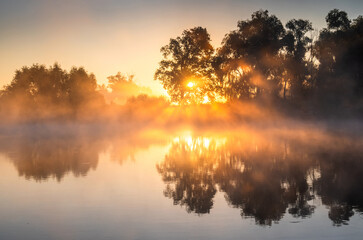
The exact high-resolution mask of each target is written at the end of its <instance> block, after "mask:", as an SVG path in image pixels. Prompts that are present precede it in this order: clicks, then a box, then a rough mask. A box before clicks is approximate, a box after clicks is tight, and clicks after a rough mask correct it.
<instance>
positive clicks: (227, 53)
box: [214, 10, 285, 99]
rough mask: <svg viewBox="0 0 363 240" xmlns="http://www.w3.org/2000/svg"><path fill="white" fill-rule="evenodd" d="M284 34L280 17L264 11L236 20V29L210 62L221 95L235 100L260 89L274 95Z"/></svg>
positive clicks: (226, 38) (255, 93) (254, 94)
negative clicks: (248, 17)
mask: <svg viewBox="0 0 363 240" xmlns="http://www.w3.org/2000/svg"><path fill="white" fill-rule="evenodd" d="M284 34H285V29H284V27H283V25H282V24H281V22H280V20H279V19H278V18H277V17H276V16H274V15H269V13H268V11H267V10H266V11H263V10H259V11H257V12H255V13H253V14H252V19H249V20H245V21H239V22H238V29H237V30H235V31H232V32H231V33H229V34H227V35H226V37H225V38H224V40H223V42H222V47H221V48H220V49H219V51H218V58H217V59H216V61H215V64H214V68H215V70H216V73H217V76H218V82H217V85H218V86H219V89H221V92H222V94H223V95H224V96H226V97H227V98H237V99H240V98H250V97H254V96H259V95H261V93H262V92H265V94H274V95H276V86H277V77H276V76H277V71H278V66H279V62H280V59H279V50H280V49H281V47H282V39H283V37H284Z"/></svg>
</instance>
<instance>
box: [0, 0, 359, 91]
mask: <svg viewBox="0 0 363 240" xmlns="http://www.w3.org/2000/svg"><path fill="white" fill-rule="evenodd" d="M334 8H338V9H340V10H344V11H346V12H347V13H348V16H349V17H350V18H351V19H354V18H356V17H357V16H358V15H363V1H362V0H344V1H343V0H340V1H337V0H305V1H302V0H223V1H217V0H183V1H177V0H132V1H126V0H118V1H116V0H73V1H71V0H0V53H1V55H0V56H1V57H0V87H1V86H3V85H5V84H9V83H10V82H11V80H12V79H13V76H14V73H15V70H16V69H20V68H21V67H22V66H31V65H32V64H34V63H39V64H45V65H48V66H49V65H52V64H53V63H55V62H58V63H59V64H60V65H61V66H62V67H63V68H65V69H67V70H69V69H70V68H71V67H72V66H77V67H79V66H83V67H85V69H86V70H87V71H89V72H92V73H94V74H95V75H96V78H97V81H98V82H99V83H100V84H102V83H107V77H108V76H110V75H116V74H117V72H121V73H124V74H134V75H135V80H136V82H137V84H139V85H142V86H147V87H150V88H151V89H152V90H153V91H154V92H155V94H162V93H163V92H164V91H163V89H162V86H161V85H160V83H158V82H157V81H154V80H153V76H154V72H155V70H156V69H157V67H158V62H159V61H160V60H161V59H162V56H161V53H160V48H161V47H162V46H164V45H166V44H168V42H169V39H170V38H175V37H177V36H179V35H181V33H182V31H183V30H185V29H189V28H192V27H196V26H202V27H206V28H207V30H208V32H209V33H210V35H211V39H212V44H213V45H214V46H215V47H218V46H220V43H221V41H222V39H223V37H224V35H225V34H226V33H228V32H230V31H232V30H235V29H236V27H237V22H238V21H239V20H246V19H249V18H250V17H251V14H252V13H253V12H255V11H257V10H259V9H264V10H265V9H267V10H269V12H270V13H271V14H274V15H276V16H277V17H278V18H279V19H280V20H281V21H282V23H283V24H284V25H285V24H286V22H287V21H288V20H290V19H293V18H302V19H309V20H310V21H312V23H313V27H314V28H315V29H317V30H321V29H322V28H324V27H325V16H326V15H327V13H328V12H329V10H331V9H334Z"/></svg>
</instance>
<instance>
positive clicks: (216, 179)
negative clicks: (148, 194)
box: [157, 135, 363, 226]
mask: <svg viewBox="0 0 363 240" xmlns="http://www.w3.org/2000/svg"><path fill="white" fill-rule="evenodd" d="M344 141H345V142H344ZM351 141H352V142H350V141H348V142H347V140H346V139H341V140H339V138H338V140H337V138H335V137H331V138H327V139H325V140H324V141H322V139H321V138H319V139H314V137H312V138H311V139H306V138H303V139H301V138H295V139H294V138H291V137H282V138H281V137H279V138H277V137H274V138H272V139H269V138H267V137H266V136H264V137H258V136H256V135H247V136H246V135H245V136H241V135H240V136H238V135H237V136H236V135H232V136H229V137H227V138H226V137H224V138H218V137H217V138H213V137H211V138H201V137H192V136H186V137H184V138H178V139H176V140H175V141H174V142H173V143H172V144H171V147H170V150H169V153H168V154H167V155H166V156H165V159H164V160H163V161H162V162H161V163H159V164H158V165H157V170H158V171H159V173H160V174H161V176H162V179H163V181H164V182H165V183H166V188H165V190H164V194H165V196H166V197H169V198H171V199H172V200H173V202H174V204H180V205H182V206H185V208H186V210H187V211H188V212H195V213H197V214H205V213H210V211H211V209H212V208H213V199H214V196H215V194H216V191H217V189H219V190H220V191H221V192H223V193H224V194H225V199H226V201H227V202H228V204H229V205H230V206H232V207H235V208H239V209H240V211H241V216H242V217H243V218H246V217H248V218H250V217H252V218H254V219H255V222H256V224H258V225H271V224H272V223H273V222H278V221H279V220H281V219H282V218H283V216H284V215H285V214H286V212H287V213H288V214H290V215H291V216H293V217H295V218H307V217H311V216H312V215H313V213H314V210H315V208H316V206H315V204H316V200H317V199H321V201H322V203H323V204H324V205H326V206H327V207H328V208H329V218H330V219H331V220H332V221H333V224H334V225H337V226H340V225H342V224H347V223H348V221H349V218H350V217H351V216H353V215H354V212H359V213H361V212H362V206H363V187H362V184H361V182H360V179H361V178H362V176H363V166H362V156H363V155H362V150H361V148H360V146H362V145H361V144H360V143H357V142H356V141H355V140H352V139H351ZM337 144H338V145H337ZM342 144H343V145H342Z"/></svg>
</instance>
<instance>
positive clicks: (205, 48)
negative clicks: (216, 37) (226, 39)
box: [155, 27, 214, 103]
mask: <svg viewBox="0 0 363 240" xmlns="http://www.w3.org/2000/svg"><path fill="white" fill-rule="evenodd" d="M161 52H162V54H163V60H162V61H161V62H160V63H159V68H158V69H157V70H156V72H155V79H156V80H159V81H160V82H161V83H162V85H163V87H164V88H165V89H166V90H167V92H168V94H169V95H170V97H171V100H172V101H173V102H178V103H191V102H203V99H205V97H206V96H208V97H209V98H211V97H212V94H213V92H212V91H211V79H212V78H213V69H212V65H211V61H212V55H213V53H214V49H213V47H212V45H211V43H210V36H209V34H208V32H207V30H206V29H205V28H202V27H195V28H192V29H189V30H185V31H184V32H183V33H182V36H181V37H177V38H175V39H170V42H169V44H168V45H166V46H164V47H162V48H161Z"/></svg>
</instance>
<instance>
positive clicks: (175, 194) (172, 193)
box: [157, 140, 216, 214]
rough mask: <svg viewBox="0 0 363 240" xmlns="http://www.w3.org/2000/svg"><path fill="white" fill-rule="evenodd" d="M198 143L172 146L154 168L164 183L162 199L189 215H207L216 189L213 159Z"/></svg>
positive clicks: (183, 143) (182, 143) (181, 143)
mask: <svg viewBox="0 0 363 240" xmlns="http://www.w3.org/2000/svg"><path fill="white" fill-rule="evenodd" d="M204 148H205V147H204V146H202V145H201V144H200V143H198V142H197V141H195V140H194V141H193V142H192V143H191V144H188V143H187V142H185V141H181V142H180V143H174V144H172V146H171V149H170V152H169V155H167V156H165V161H164V162H163V163H161V164H159V165H157V169H158V171H159V172H160V174H161V175H162V177H163V180H164V181H165V182H166V183H167V187H166V190H165V191H164V194H165V196H167V197H169V198H172V199H173V201H174V204H180V205H183V206H185V207H186V209H187V211H188V212H195V213H198V214H202V213H209V210H210V209H211V208H212V206H213V197H214V195H215V193H216V188H215V186H214V184H213V176H212V171H213V160H212V159H213V156H211V155H209V152H208V151H203V149H204Z"/></svg>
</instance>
